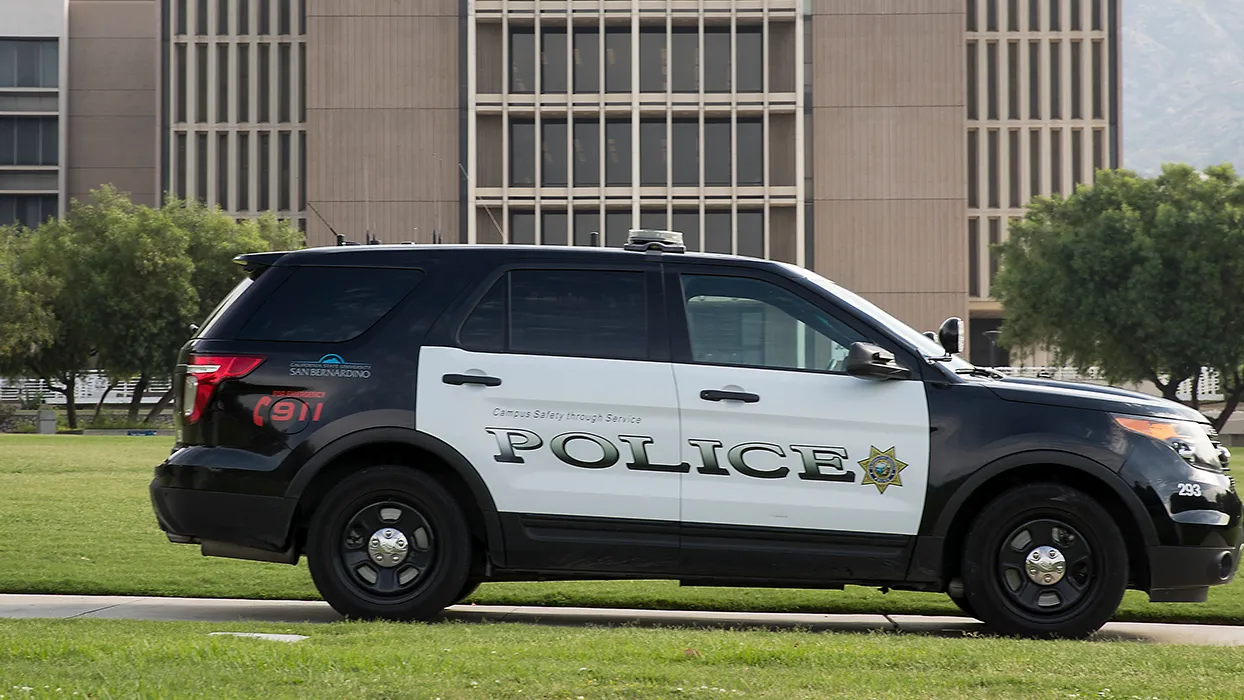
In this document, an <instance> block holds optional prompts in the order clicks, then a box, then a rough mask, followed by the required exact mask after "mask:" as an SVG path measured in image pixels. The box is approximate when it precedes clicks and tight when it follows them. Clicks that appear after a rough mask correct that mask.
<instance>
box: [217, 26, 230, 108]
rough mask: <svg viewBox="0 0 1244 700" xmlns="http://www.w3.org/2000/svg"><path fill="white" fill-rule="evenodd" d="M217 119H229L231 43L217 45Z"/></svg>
mask: <svg viewBox="0 0 1244 700" xmlns="http://www.w3.org/2000/svg"><path fill="white" fill-rule="evenodd" d="M216 121H218V122H222V123H227V122H228V121H229V45H228V44H217V45H216Z"/></svg>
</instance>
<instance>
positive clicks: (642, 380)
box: [415, 347, 680, 521]
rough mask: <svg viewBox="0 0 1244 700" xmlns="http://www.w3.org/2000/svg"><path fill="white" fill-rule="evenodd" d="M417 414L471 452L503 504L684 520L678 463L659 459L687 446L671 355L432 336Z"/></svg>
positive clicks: (426, 426)
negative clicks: (580, 352)
mask: <svg viewBox="0 0 1244 700" xmlns="http://www.w3.org/2000/svg"><path fill="white" fill-rule="evenodd" d="M446 374H479V375H487V376H491V377H496V378H498V379H500V380H501V384H500V385H498V386H491V387H485V386H479V385H471V384H464V385H460V386H456V385H451V384H446V383H445V382H444V381H443V379H442V377H443V376H444V375H446ZM415 414H416V418H415V420H416V427H417V428H418V429H419V430H420V431H422V432H425V433H428V434H429V435H432V436H434V437H437V438H439V439H441V440H443V441H445V442H446V443H448V444H450V445H452V446H453V447H454V448H456V449H457V450H458V451H459V452H461V453H462V454H463V456H465V457H466V458H467V460H468V461H470V462H471V464H472V466H474V467H475V469H476V470H477V471H478V472H479V474H480V476H481V477H482V478H483V480H484V483H485V484H486V485H487V486H488V490H489V491H490V492H491V494H492V497H493V500H494V501H495V502H496V505H497V509H498V510H499V511H503V512H516V513H540V514H557V515H582V516H593V517H614V518H639V519H657V520H667V521H677V520H678V517H679V486H680V484H679V474H678V473H676V472H662V471H658V470H657V469H659V466H660V465H673V464H677V461H676V460H677V459H678V456H679V447H678V445H679V430H678V420H679V417H678V404H677V397H676V395H675V393H674V382H673V376H672V367H671V365H670V364H668V363H661V362H642V361H629V360H602V359H582V358H574V357H552V356H540V355H517V354H499V353H476V352H469V351H466V350H461V349H457V348H448V347H425V348H423V349H422V350H421V352H420V356H419V384H418V399H417V406H416V411H415ZM642 438H650V439H651V441H650V442H649V441H647V440H645V439H642ZM645 459H646V462H647V463H646V464H645ZM635 467H638V469H637V468H635ZM644 467H648V468H647V469H645V468H644Z"/></svg>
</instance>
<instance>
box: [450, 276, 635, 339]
mask: <svg viewBox="0 0 1244 700" xmlns="http://www.w3.org/2000/svg"><path fill="white" fill-rule="evenodd" d="M458 339H459V342H461V343H462V346H463V348H465V349H467V350H473V351H476V352H510V353H519V354H532V355H561V356H566V357H594V358H604V359H620V360H642V359H645V358H646V356H647V349H648V322H647V298H646V291H645V281H644V273H642V272H615V271H599V270H593V271H588V270H514V271H511V272H509V273H507V274H506V275H504V276H502V277H501V279H499V280H497V282H496V283H495V284H494V285H493V286H492V288H491V289H489V291H488V293H487V294H485V295H484V297H483V298H482V299H480V301H479V303H478V304H477V305H476V307H475V310H474V311H472V312H471V315H470V316H468V317H467V319H466V321H465V322H464V323H463V324H462V328H461V329H460V331H459V333H458Z"/></svg>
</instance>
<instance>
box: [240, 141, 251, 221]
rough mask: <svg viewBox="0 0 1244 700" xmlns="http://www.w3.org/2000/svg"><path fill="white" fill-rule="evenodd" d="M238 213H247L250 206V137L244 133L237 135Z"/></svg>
mask: <svg viewBox="0 0 1244 700" xmlns="http://www.w3.org/2000/svg"><path fill="white" fill-rule="evenodd" d="M237 204H238V211H247V210H249V209H250V206H251V137H250V134H248V133H246V132H239V133H238V202H237Z"/></svg>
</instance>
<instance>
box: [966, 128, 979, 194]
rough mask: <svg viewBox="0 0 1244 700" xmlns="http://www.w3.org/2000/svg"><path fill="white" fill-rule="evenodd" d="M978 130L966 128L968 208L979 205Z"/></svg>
mask: <svg viewBox="0 0 1244 700" xmlns="http://www.w3.org/2000/svg"><path fill="white" fill-rule="evenodd" d="M979 135H980V132H979V131H977V130H976V129H968V208H969V209H977V208H979V207H980V205H981V203H980V155H979V153H980V143H979V140H980V136H979Z"/></svg>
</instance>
